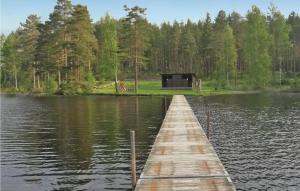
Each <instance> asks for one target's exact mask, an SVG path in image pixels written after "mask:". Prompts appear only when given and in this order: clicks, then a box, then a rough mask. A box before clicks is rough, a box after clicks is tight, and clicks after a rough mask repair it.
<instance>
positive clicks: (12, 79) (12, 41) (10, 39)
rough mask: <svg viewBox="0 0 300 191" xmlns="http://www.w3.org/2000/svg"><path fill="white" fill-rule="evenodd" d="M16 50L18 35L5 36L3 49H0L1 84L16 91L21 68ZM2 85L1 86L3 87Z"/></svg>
mask: <svg viewBox="0 0 300 191" xmlns="http://www.w3.org/2000/svg"><path fill="white" fill-rule="evenodd" d="M18 51H19V49H18V35H17V34H16V33H11V34H9V35H8V36H7V38H6V40H5V42H4V43H3V47H2V48H1V77H2V79H3V80H1V83H3V84H5V85H9V84H10V85H11V86H14V87H15V90H18V88H19V85H18V82H19V80H18V79H19V75H20V74H19V72H20V68H21V61H20V60H21V59H20V56H19V52H18ZM3 84H2V85H3Z"/></svg>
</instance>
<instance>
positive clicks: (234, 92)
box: [0, 89, 300, 97]
mask: <svg viewBox="0 0 300 191" xmlns="http://www.w3.org/2000/svg"><path fill="white" fill-rule="evenodd" d="M162 91H169V90H162ZM176 91H177V90H174V91H171V92H158V93H148V92H146V93H145V92H138V93H128V92H125V93H112V92H93V93H73V94H66V95H59V94H55V93H54V94H47V93H32V92H9V91H1V92H0V95H10V96H13V95H16V96H38V97H43V96H66V97H68V96H158V97H159V96H173V95H178V94H180V95H185V96H202V97H209V96H218V95H241V94H259V93H300V90H293V89H288V90H286V89H284V90H282V89H267V90H220V91H200V92H197V91H193V92H187V93H184V92H182V91H180V90H178V92H176Z"/></svg>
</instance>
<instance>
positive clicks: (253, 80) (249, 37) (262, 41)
mask: <svg viewBox="0 0 300 191" xmlns="http://www.w3.org/2000/svg"><path fill="white" fill-rule="evenodd" d="M270 41H271V36H270V35H269V33H268V29H267V24H266V17H265V16H264V15H263V14H262V13H261V12H260V10H259V8H258V7H256V6H253V7H252V10H251V11H249V12H248V14H247V25H246V34H245V55H246V62H247V68H248V72H247V74H248V82H249V85H250V86H252V87H253V88H263V87H266V86H267V85H268V83H269V82H270V79H271V58H270V55H269V51H270Z"/></svg>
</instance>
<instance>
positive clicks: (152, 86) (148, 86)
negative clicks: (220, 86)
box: [92, 81, 249, 96]
mask: <svg viewBox="0 0 300 191" xmlns="http://www.w3.org/2000/svg"><path fill="white" fill-rule="evenodd" d="M125 83H126V85H127V87H128V89H130V90H129V91H127V92H120V93H119V95H136V94H135V93H134V90H133V89H134V81H126V82H125ZM248 92H249V91H248ZM239 93H245V91H236V90H215V89H214V88H213V87H212V86H211V85H210V83H209V82H204V83H203V84H202V90H201V91H199V90H163V89H161V81H139V83H138V92H137V95H163V96H164V95H189V96H209V95H220V94H239ZM92 94H104V95H105V94H109V95H112V94H115V87H114V86H110V87H107V88H102V89H95V90H94V92H93V93H92Z"/></svg>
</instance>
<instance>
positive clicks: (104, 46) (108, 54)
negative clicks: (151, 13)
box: [96, 14, 119, 90]
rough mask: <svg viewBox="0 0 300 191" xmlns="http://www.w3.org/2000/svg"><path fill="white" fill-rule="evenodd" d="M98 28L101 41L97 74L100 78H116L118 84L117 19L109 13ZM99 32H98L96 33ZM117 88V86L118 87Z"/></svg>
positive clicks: (99, 40) (98, 37) (99, 41)
mask: <svg viewBox="0 0 300 191" xmlns="http://www.w3.org/2000/svg"><path fill="white" fill-rule="evenodd" d="M96 30H98V31H99V32H98V35H99V36H97V39H98V43H99V52H100V56H99V58H98V59H99V61H98V65H97V66H96V68H97V74H98V75H99V76H98V78H99V79H104V80H112V79H114V80H115V83H116V86H117V80H118V68H119V61H118V57H117V54H118V49H119V48H118V36H117V21H116V20H114V19H113V18H112V17H111V16H109V15H108V14H107V15H106V16H105V17H104V18H102V19H101V21H100V23H98V24H97V25H96ZM96 34H97V33H96ZM116 90H117V87H116Z"/></svg>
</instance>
